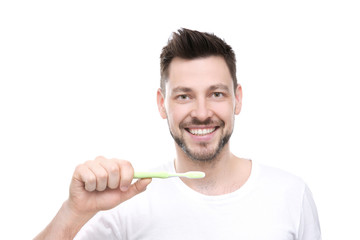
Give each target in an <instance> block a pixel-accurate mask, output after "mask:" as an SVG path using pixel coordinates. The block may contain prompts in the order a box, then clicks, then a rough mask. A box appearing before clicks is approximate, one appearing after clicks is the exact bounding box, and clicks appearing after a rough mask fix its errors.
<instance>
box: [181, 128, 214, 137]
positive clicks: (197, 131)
mask: <svg viewBox="0 0 360 240" xmlns="http://www.w3.org/2000/svg"><path fill="white" fill-rule="evenodd" d="M216 129H218V127H212V128H185V130H186V131H188V132H189V133H191V134H192V135H195V136H205V135H208V134H210V133H213V132H214V131H215V130H216Z"/></svg>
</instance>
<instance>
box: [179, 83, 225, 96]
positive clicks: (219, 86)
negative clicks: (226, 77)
mask: <svg viewBox="0 0 360 240" xmlns="http://www.w3.org/2000/svg"><path fill="white" fill-rule="evenodd" d="M208 90H209V91H215V90H223V91H226V92H230V89H229V87H228V86H226V85H224V84H216V85H211V86H210V87H209V88H208ZM192 91H193V90H192V89H191V88H188V87H181V86H179V87H176V88H174V89H173V90H172V93H173V94H176V93H189V92H192Z"/></svg>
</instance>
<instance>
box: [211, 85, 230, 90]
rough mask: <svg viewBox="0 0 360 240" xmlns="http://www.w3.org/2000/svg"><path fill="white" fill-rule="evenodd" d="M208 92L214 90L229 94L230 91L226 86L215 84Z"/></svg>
mask: <svg viewBox="0 0 360 240" xmlns="http://www.w3.org/2000/svg"><path fill="white" fill-rule="evenodd" d="M209 90H210V91H214V90H223V91H226V92H230V89H229V87H228V86H226V85H224V84H216V85H212V86H210V87H209Z"/></svg>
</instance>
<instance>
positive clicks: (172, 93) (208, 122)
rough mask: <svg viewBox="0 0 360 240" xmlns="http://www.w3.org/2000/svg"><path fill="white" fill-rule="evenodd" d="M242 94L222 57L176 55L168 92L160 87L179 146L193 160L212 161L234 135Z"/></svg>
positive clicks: (161, 105) (163, 108) (164, 113)
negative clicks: (235, 120) (235, 85)
mask: <svg viewBox="0 0 360 240" xmlns="http://www.w3.org/2000/svg"><path fill="white" fill-rule="evenodd" d="M241 94H242V93H241V87H240V85H239V86H238V87H237V88H236V89H235V93H234V86H233V81H232V78H231V75H230V72H229V69H228V67H227V65H226V63H225V60H224V59H223V58H222V57H218V56H211V57H206V58H198V59H194V60H186V59H181V58H175V59H173V60H172V62H171V64H170V67H169V78H168V82H167V84H166V96H163V95H162V93H161V91H160V90H158V106H159V111H160V114H161V116H162V117H163V118H167V120H168V124H169V129H170V133H171V135H172V137H173V138H174V140H175V142H176V143H177V145H178V146H177V147H178V148H181V149H182V150H183V151H184V152H185V154H186V155H187V156H188V157H190V158H191V159H193V160H200V161H211V160H214V159H215V158H216V157H217V156H218V154H219V153H220V152H221V150H222V149H223V147H224V146H225V145H226V143H227V142H228V140H229V138H230V136H231V133H232V131H233V127H234V115H235V114H239V113H240V109H241V97H242V96H241Z"/></svg>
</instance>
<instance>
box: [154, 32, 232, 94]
mask: <svg viewBox="0 0 360 240" xmlns="http://www.w3.org/2000/svg"><path fill="white" fill-rule="evenodd" d="M209 56H222V57H223V58H224V60H225V62H226V65H227V66H228V68H229V71H230V75H231V77H232V80H233V84H234V90H235V89H236V87H237V78H236V58H235V53H234V51H233V50H232V48H231V46H230V45H228V44H227V43H226V42H225V41H224V40H222V39H220V38H218V37H217V36H215V35H214V34H211V33H206V32H199V31H194V30H189V29H186V28H181V29H179V30H178V32H174V33H173V34H172V37H171V38H170V39H169V41H168V43H167V45H166V46H165V47H164V48H163V49H162V52H161V55H160V75H161V79H160V88H161V90H162V92H163V93H165V83H166V82H167V80H168V77H169V66H170V63H171V61H172V60H173V59H174V58H175V57H179V58H183V59H195V58H202V57H209Z"/></svg>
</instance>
